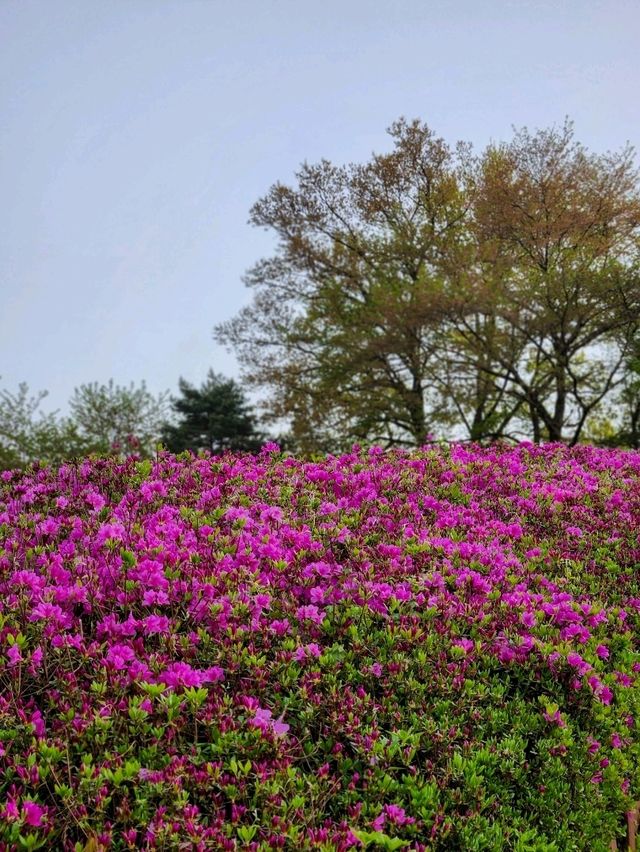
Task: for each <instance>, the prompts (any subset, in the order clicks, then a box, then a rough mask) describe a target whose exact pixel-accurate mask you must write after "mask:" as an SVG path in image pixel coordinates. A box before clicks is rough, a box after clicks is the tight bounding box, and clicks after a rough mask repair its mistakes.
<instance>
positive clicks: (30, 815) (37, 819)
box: [22, 801, 45, 828]
mask: <svg viewBox="0 0 640 852" xmlns="http://www.w3.org/2000/svg"><path fill="white" fill-rule="evenodd" d="M22 810H23V811H24V821H25V823H26V824H27V825H31V826H34V828H35V827H37V826H39V825H42V817H43V816H44V813H45V810H44V808H43V807H42V806H41V805H38V804H37V803H36V802H28V801H27V802H23V803H22Z"/></svg>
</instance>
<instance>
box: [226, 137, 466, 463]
mask: <svg viewBox="0 0 640 852" xmlns="http://www.w3.org/2000/svg"><path fill="white" fill-rule="evenodd" d="M389 133H390V135H391V136H392V138H393V140H394V143H395V150H394V151H393V152H392V153H390V154H387V155H377V156H374V157H373V158H372V160H371V161H370V162H369V163H367V164H365V165H354V164H352V165H350V166H348V167H341V168H338V167H336V166H333V165H332V164H331V163H329V162H328V161H326V160H323V161H322V162H321V163H320V164H319V165H316V166H311V165H308V164H305V165H303V167H302V168H301V170H300V171H299V172H298V173H297V175H296V177H297V180H298V187H297V188H296V189H293V188H290V187H287V186H284V185H282V184H279V183H278V184H276V185H275V186H273V187H272V188H271V190H270V191H269V193H268V194H267V195H266V196H265V197H264V198H263V199H261V200H260V201H258V202H257V204H255V205H254V207H253V208H252V211H251V222H252V223H253V224H254V225H258V226H263V227H267V228H272V229H273V230H274V231H275V232H276V234H277V235H278V237H279V245H278V249H277V254H276V256H275V257H273V258H270V259H264V260H262V261H260V262H259V263H258V264H256V266H255V267H253V269H252V270H250V271H249V273H248V275H247V276H246V278H245V281H246V283H247V284H248V285H249V286H250V287H253V288H255V290H256V296H255V298H254V301H253V304H252V305H250V306H248V307H247V308H245V309H244V310H243V311H242V312H241V313H240V314H239V316H237V317H236V318H234V319H233V320H231V321H230V322H228V323H224V324H221V325H219V326H217V328H216V332H215V333H216V337H217V339H218V341H219V342H222V343H224V344H227V345H231V346H233V347H234V348H235V349H236V350H237V352H238V355H239V359H240V362H241V365H242V366H243V368H244V373H243V376H244V378H245V380H246V381H248V382H249V383H250V384H253V385H256V386H266V387H268V388H269V389H270V390H271V396H270V397H269V399H268V400H267V401H266V405H265V410H266V414H267V416H268V417H270V418H271V419H276V418H279V417H290V418H292V429H293V434H294V436H295V437H296V438H297V439H298V440H299V441H300V442H301V445H302V446H304V445H305V443H306V444H308V445H309V446H310V447H313V446H322V445H326V446H327V448H328V447H330V446H335V445H336V443H337V442H340V441H341V440H342V441H343V442H348V441H349V440H350V439H352V438H373V439H377V440H382V441H385V442H386V443H388V444H394V443H398V444H402V443H408V444H415V443H418V444H419V443H422V442H423V441H424V440H425V438H426V436H427V434H428V433H429V431H430V430H431V429H432V428H433V426H434V425H435V424H437V423H439V422H441V421H442V420H443V419H444V420H447V418H448V412H447V408H448V401H447V400H446V399H444V398H443V397H442V394H441V393H440V392H439V388H438V386H437V383H436V382H434V381H433V373H434V371H437V367H438V363H439V360H440V352H441V337H442V334H441V324H442V322H443V319H444V316H445V306H446V302H447V299H448V293H447V287H446V284H447V280H448V276H449V271H450V270H451V269H455V268H456V265H457V264H459V263H464V262H466V261H465V255H466V253H467V251H468V249H467V243H468V237H467V231H468V228H467V225H466V220H467V217H468V215H469V198H468V194H465V182H466V181H467V180H468V177H469V168H468V167H469V158H468V154H469V151H468V147H467V146H464V145H462V144H460V145H459V146H458V147H457V148H456V150H455V151H452V150H451V149H449V147H448V146H447V145H446V144H445V142H444V141H443V140H442V139H439V138H437V137H436V136H435V135H434V134H433V133H432V131H431V130H430V129H429V128H428V127H427V126H426V125H422V124H420V123H419V122H417V121H416V122H413V123H410V124H409V123H407V122H405V121H404V120H400V121H398V122H396V123H395V124H394V125H393V126H392V127H391V128H390V130H389Z"/></svg>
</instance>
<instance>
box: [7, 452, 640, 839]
mask: <svg viewBox="0 0 640 852" xmlns="http://www.w3.org/2000/svg"><path fill="white" fill-rule="evenodd" d="M639 532H640V453H637V452H625V451H614V450H600V449H594V448H592V447H577V448H575V449H567V448H566V447H564V446H561V445H553V444H548V445H545V446H534V445H520V446H518V447H516V448H513V447H507V446H493V447H490V448H480V447H477V446H466V445H456V446H453V447H451V448H450V449H447V448H438V447H434V448H425V449H423V450H422V451H420V452H413V453H408V452H400V451H398V452H390V453H384V452H382V451H380V450H377V449H375V448H374V449H372V450H369V451H367V452H365V451H361V450H359V449H358V448H354V450H353V451H352V452H351V453H349V454H346V455H343V456H339V457H337V456H336V457H333V456H328V457H322V458H319V459H317V460H301V459H296V458H292V457H287V456H286V455H282V454H280V453H279V451H278V449H277V448H276V447H275V446H273V445H267V447H265V449H264V450H263V451H262V452H261V454H260V455H258V456H250V455H246V456H233V455H229V456H223V457H218V458H197V459H196V458H177V459H176V458H175V457H174V456H171V455H168V454H167V455H165V456H160V457H159V458H158V460H157V461H154V462H150V461H139V460H136V459H135V458H129V459H127V460H124V461H123V460H117V459H113V460H106V459H104V460H97V459H95V460H92V461H85V462H80V463H78V464H68V465H65V466H63V467H61V468H60V469H59V470H49V469H35V470H31V471H30V472H28V473H19V472H17V471H13V472H7V473H4V474H1V475H0V850H13V849H16V850H17V849H26V850H30V849H38V848H43V849H54V850H65V852H66V850H74V852H75V850H78V852H80V851H81V850H93V852H97V850H100V849H113V850H127V849H132V850H134V849H149V850H152V849H153V850H156V849H157V850H161V849H164V850H178V849H187V850H188V849H194V850H209V849H213V850H215V849H220V850H235V849H237V850H256V852H257V850H270V849H292V850H293V849H300V850H313V849H315V850H346V849H363V848H369V849H400V848H406V849H415V850H425V852H426V850H465V852H466V850H487V852H494V850H502V849H504V850H517V852H528V851H529V850H531V852H552V850H555V852H568V850H589V852H598V850H608V849H609V848H610V844H611V841H612V840H613V839H614V838H618V841H619V842H620V839H621V838H623V837H624V834H625V831H626V817H625V814H626V813H627V812H629V811H631V809H632V808H633V807H634V804H635V803H636V802H637V801H638V799H640V727H639V726H640V573H639V568H640V536H639Z"/></svg>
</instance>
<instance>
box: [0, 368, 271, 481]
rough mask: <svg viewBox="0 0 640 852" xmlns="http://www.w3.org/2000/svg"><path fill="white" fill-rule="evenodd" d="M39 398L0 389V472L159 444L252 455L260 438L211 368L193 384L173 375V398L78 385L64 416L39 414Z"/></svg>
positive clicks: (148, 451) (236, 395) (243, 404)
mask: <svg viewBox="0 0 640 852" xmlns="http://www.w3.org/2000/svg"><path fill="white" fill-rule="evenodd" d="M46 395H47V392H46V391H40V392H39V393H36V394H32V393H31V392H30V391H29V388H28V386H27V385H26V384H21V385H20V386H19V388H18V390H17V391H15V392H12V391H9V390H7V389H4V390H0V469H5V470H6V469H9V468H17V467H25V466H27V465H28V464H30V463H32V462H36V461H39V462H42V463H47V464H59V463H61V462H63V461H67V460H69V459H73V458H83V457H86V456H88V455H91V454H98V455H110V454H114V453H115V454H132V453H137V454H139V455H140V456H143V457H145V456H152V455H153V454H154V453H155V452H156V451H157V449H158V446H159V445H162V446H164V447H166V448H167V449H169V450H171V451H173V452H176V453H178V452H182V451H184V450H192V451H193V452H199V451H200V450H209V451H211V452H214V453H220V452H224V451H225V450H248V451H254V450H258V449H259V448H260V447H261V446H262V444H263V443H264V442H265V441H266V440H268V438H267V436H266V435H265V434H264V433H263V432H261V431H260V430H259V429H258V426H257V421H256V417H255V414H254V413H253V411H252V409H251V406H250V404H249V402H248V401H247V398H246V396H245V394H244V392H243V391H242V389H241V388H240V387H239V385H238V384H237V383H236V382H235V381H234V380H233V379H226V378H224V377H223V376H221V375H219V374H217V373H214V372H212V371H210V372H209V374H208V375H207V378H206V380H205V382H204V383H203V384H202V385H201V386H200V387H195V386H193V385H191V384H189V382H187V381H186V380H185V379H182V378H181V379H180V380H179V393H178V395H177V396H170V394H169V392H168V391H165V392H163V393H160V394H157V395H154V394H152V393H151V392H150V391H149V390H148V389H147V387H146V384H145V382H142V383H141V384H140V385H137V386H136V385H135V384H130V385H129V386H121V385H118V384H115V383H114V382H113V380H111V381H109V383H108V384H106V385H105V384H99V383H97V382H94V383H92V384H84V385H81V386H80V387H78V388H76V389H75V390H74V392H73V396H72V397H71V399H70V401H69V406H68V408H69V414H68V415H66V416H60V415H59V414H58V413H57V412H52V413H44V412H42V410H41V408H40V404H41V402H42V400H43V399H44V398H45V397H46Z"/></svg>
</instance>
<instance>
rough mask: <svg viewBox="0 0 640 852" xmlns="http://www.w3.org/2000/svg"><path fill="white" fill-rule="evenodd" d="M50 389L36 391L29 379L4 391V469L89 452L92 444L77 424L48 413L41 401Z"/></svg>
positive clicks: (0, 418)
mask: <svg viewBox="0 0 640 852" xmlns="http://www.w3.org/2000/svg"><path fill="white" fill-rule="evenodd" d="M47 395H48V393H47V391H39V392H38V393H36V394H35V395H32V394H31V392H30V390H29V386H28V385H27V383H26V382H22V383H21V384H20V385H19V386H18V390H17V392H15V393H14V392H11V391H9V390H1V391H0V469H3V470H6V469H9V468H17V467H25V466H26V465H28V464H30V463H31V462H34V461H41V462H43V463H51V464H56V463H61V462H62V461H64V459H65V458H70V457H72V456H80V455H86V453H87V452H88V451H89V448H88V447H87V445H86V442H85V441H84V440H83V438H82V437H81V436H80V435H79V433H78V430H77V429H76V427H75V425H74V424H73V423H72V422H71V421H69V420H66V419H61V418H59V417H58V416H57V412H49V413H44V412H43V411H41V410H40V404H41V402H42V400H43V399H45V398H46V397H47Z"/></svg>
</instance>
